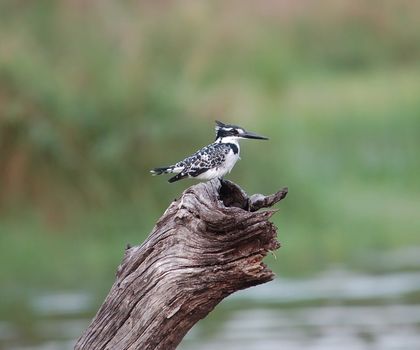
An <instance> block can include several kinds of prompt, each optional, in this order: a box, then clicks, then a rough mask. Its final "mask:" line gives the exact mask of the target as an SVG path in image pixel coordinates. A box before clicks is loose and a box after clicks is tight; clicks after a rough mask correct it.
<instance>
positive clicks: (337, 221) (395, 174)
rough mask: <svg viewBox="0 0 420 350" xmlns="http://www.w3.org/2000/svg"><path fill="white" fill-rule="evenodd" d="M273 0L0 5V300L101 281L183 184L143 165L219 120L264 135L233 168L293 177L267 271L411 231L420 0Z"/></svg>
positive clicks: (339, 260) (415, 197) (269, 188)
mask: <svg viewBox="0 0 420 350" xmlns="http://www.w3.org/2000/svg"><path fill="white" fill-rule="evenodd" d="M274 3H275V2H273V3H271V2H270V3H267V4H264V5H261V4H260V2H255V3H249V4H247V6H244V5H242V4H241V5H240V4H239V2H238V4H236V5H232V3H230V4H227V3H225V2H221V1H220V2H219V1H218V2H208V3H205V2H191V1H190V2H188V4H183V3H176V4H174V5H168V4H163V3H160V4H156V5H153V4H149V5H144V4H143V5H135V4H134V3H130V2H124V4H120V3H118V2H106V3H103V2H101V1H91V2H89V4H85V3H84V2H74V1H62V2H57V3H56V2H49V1H39V2H31V3H28V4H26V3H25V4H23V3H21V2H16V1H10V2H3V3H2V4H1V5H0V43H1V44H0V45H1V49H0V164H1V167H0V275H1V276H2V289H1V293H2V294H3V295H2V300H6V299H7V300H11V299H12V298H19V297H24V296H25V294H30V293H33V292H34V291H37V290H41V289H50V288H51V289H55V288H57V289H59V288H67V289H95V288H98V290H101V293H104V292H103V286H107V285H109V284H110V283H111V281H112V279H113V272H114V271H115V269H116V266H117V264H118V263H119V262H120V260H121V257H122V253H123V248H124V245H125V243H128V242H129V243H131V244H136V243H139V242H141V241H142V240H143V239H144V238H145V236H146V235H147V234H148V233H149V232H150V230H151V229H152V227H153V225H154V223H155V221H156V220H157V218H158V217H159V216H160V215H161V214H162V212H163V211H164V210H165V209H166V207H167V205H168V204H169V202H170V201H171V200H172V199H173V198H174V197H176V196H179V194H180V193H181V192H182V190H183V189H185V188H186V187H187V186H189V185H191V184H192V182H187V181H183V182H180V183H176V184H174V185H169V184H167V183H166V181H165V179H164V178H161V177H159V178H153V177H151V176H149V169H150V168H152V167H154V166H159V165H166V164H168V163H170V162H172V161H175V160H178V159H180V158H181V157H183V156H185V155H187V154H188V153H189V152H191V151H193V150H195V149H198V148H199V147H201V146H202V145H203V144H205V143H206V142H209V141H210V140H211V139H212V138H213V121H214V119H220V120H222V121H226V122H233V123H237V124H240V125H243V126H244V127H246V128H249V129H250V130H254V131H256V132H259V133H261V134H264V135H267V136H269V137H270V141H269V142H268V143H257V142H252V143H251V142H246V141H245V142H243V143H242V144H243V151H242V152H243V160H242V161H241V162H240V163H238V164H237V166H236V167H235V169H234V170H233V172H232V174H231V175H230V176H229V178H230V179H232V180H233V181H235V182H237V183H239V184H240V185H241V186H242V187H243V188H244V189H245V190H247V191H248V193H256V192H264V193H271V192H273V191H275V190H277V189H278V188H279V187H281V186H283V185H284V186H286V185H287V186H288V187H289V189H290V195H289V197H288V198H287V200H286V201H285V202H283V203H282V204H281V205H280V207H281V211H280V213H279V214H277V215H276V216H275V217H274V220H275V223H276V224H277V225H278V226H279V236H280V240H281V242H282V244H283V248H282V249H281V250H280V251H279V252H278V253H277V254H276V255H277V260H274V258H273V257H270V258H268V259H270V266H272V267H273V268H274V269H275V270H276V271H277V272H278V273H280V274H283V275H296V274H310V273H313V272H316V271H319V270H322V269H323V268H325V267H326V266H328V265H330V264H348V265H351V266H353V267H357V268H361V269H366V268H368V266H364V265H363V264H362V263H361V262H360V261H363V260H360V258H361V257H363V256H365V255H367V254H369V253H370V252H371V251H372V250H392V249H394V248H396V247H401V246H405V245H414V244H419V243H420V242H419V238H418V233H419V231H420V221H419V220H418V213H420V201H419V195H420V182H419V174H420V161H419V149H420V137H419V130H420V99H419V96H420V63H419V62H420V22H419V21H418V15H417V14H418V13H419V10H420V5H419V4H417V3H416V2H408V1H405V2H404V1H403V2H393V1H388V0H387V1H384V2H382V3H381V8H380V9H379V8H378V4H377V3H375V2H373V3H370V2H365V1H361V0H359V1H355V2H354V1H353V2H351V3H350V2H349V3H348V4H347V3H345V2H339V3H340V4H341V5H337V4H338V3H337V2H335V1H332V0H326V1H323V2H319V3H318V2H317V7H316V8H315V7H314V6H315V4H313V5H310V4H307V6H306V5H305V7H304V8H302V6H299V5H298V4H296V5H294V3H295V2H292V1H291V2H290V4H288V6H286V5H282V6H284V8H283V7H282V6H280V5H278V6H280V7H282V8H278V7H276V6H277V5H275V4H274ZM282 3H283V2H282ZM286 3H287V2H286ZM296 3H298V2H296ZM270 4H271V5H270ZM270 6H272V8H271V7H270ZM8 305H9V306H10V304H8ZM9 306H4V307H9Z"/></svg>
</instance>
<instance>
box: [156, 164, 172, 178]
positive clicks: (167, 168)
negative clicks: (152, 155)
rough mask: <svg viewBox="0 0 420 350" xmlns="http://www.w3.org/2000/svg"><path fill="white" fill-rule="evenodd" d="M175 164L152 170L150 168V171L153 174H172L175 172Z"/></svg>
mask: <svg viewBox="0 0 420 350" xmlns="http://www.w3.org/2000/svg"><path fill="white" fill-rule="evenodd" d="M174 168H175V167H174V166H173V165H171V166H165V167H162V168H154V169H152V170H150V172H151V173H152V175H153V176H155V175H162V174H171V173H173V172H174Z"/></svg>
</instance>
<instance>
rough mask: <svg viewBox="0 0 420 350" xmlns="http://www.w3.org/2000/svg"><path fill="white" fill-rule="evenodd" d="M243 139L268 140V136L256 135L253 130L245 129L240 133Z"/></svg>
mask: <svg viewBox="0 0 420 350" xmlns="http://www.w3.org/2000/svg"><path fill="white" fill-rule="evenodd" d="M241 137H243V138H244V139H254V140H268V137H265V136H260V135H257V134H255V133H253V132H250V131H246V132H245V133H244V134H242V135H241Z"/></svg>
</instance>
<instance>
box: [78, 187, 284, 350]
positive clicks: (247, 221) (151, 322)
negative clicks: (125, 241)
mask: <svg viewBox="0 0 420 350" xmlns="http://www.w3.org/2000/svg"><path fill="white" fill-rule="evenodd" d="M286 194H287V188H284V189H282V190H281V191H279V192H277V193H276V194H274V195H271V196H267V197H266V196H263V195H253V196H251V197H248V196H247V195H246V194H245V192H244V191H243V190H242V189H241V188H240V187H238V186H237V185H235V184H234V183H232V182H230V181H226V180H223V181H222V182H221V181H219V180H218V179H215V180H212V181H209V182H206V183H200V184H198V185H195V186H192V187H190V188H188V189H187V190H185V191H184V193H183V194H182V196H181V198H180V199H178V200H175V201H173V202H172V203H171V205H170V206H169V208H168V209H167V210H166V211H165V213H164V214H163V216H162V217H161V218H160V219H159V221H158V222H157V223H156V226H155V227H154V228H153V230H152V232H151V233H150V235H149V237H148V238H147V239H146V241H145V242H144V243H143V244H142V245H140V246H135V247H127V249H126V251H125V255H124V258H123V261H122V263H121V265H120V266H119V267H118V271H117V276H116V281H115V283H114V284H113V286H112V288H111V290H110V292H109V294H108V296H107V298H106V299H105V301H104V303H103V304H102V306H101V307H100V309H99V311H98V313H97V314H96V316H95V318H94V319H93V321H92V323H91V324H90V325H89V327H88V328H87V330H86V331H85V332H84V334H83V335H82V336H81V337H80V339H79V340H78V342H77V344H76V347H75V349H77V350H81V349H84V350H86V349H95V350H98V349H118V350H119V349H121V350H122V349H124V350H125V349H130V350H134V349H144V350H151V349H164V350H170V349H175V348H176V346H177V345H178V344H179V343H180V342H181V340H182V338H183V337H184V335H185V334H186V333H187V332H188V330H190V329H191V327H192V326H193V325H194V324H195V323H196V322H197V321H198V320H200V319H201V318H204V317H205V316H206V315H207V314H208V313H209V312H210V311H211V310H213V308H214V307H215V306H216V305H217V304H218V303H219V302H220V301H221V300H222V299H223V298H225V297H226V296H228V295H229V294H231V293H233V292H235V291H238V290H240V289H244V288H248V287H251V286H255V285H258V284H261V283H265V282H268V281H270V280H272V279H273V277H274V274H273V272H272V271H271V270H270V269H268V267H267V266H266V265H265V264H264V263H263V262H262V260H263V258H264V257H265V256H266V255H267V253H268V252H269V251H272V250H275V249H277V248H279V247H280V244H279V242H278V241H277V239H276V235H277V233H276V227H275V226H274V225H273V224H272V223H271V222H269V221H268V220H269V218H270V217H271V216H272V215H273V214H274V213H275V212H276V211H275V210H266V211H261V212H257V210H259V209H261V208H264V207H270V206H272V205H273V204H275V203H277V202H278V201H280V200H281V199H283V198H284V197H285V196H286Z"/></svg>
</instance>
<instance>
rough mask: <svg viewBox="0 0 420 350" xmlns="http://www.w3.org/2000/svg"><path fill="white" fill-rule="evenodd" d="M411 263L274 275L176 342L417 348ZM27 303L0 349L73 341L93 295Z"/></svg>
mask: <svg viewBox="0 0 420 350" xmlns="http://www.w3.org/2000/svg"><path fill="white" fill-rule="evenodd" d="M406 256H408V255H406ZM413 256H414V257H415V259H414V260H416V259H417V261H418V255H413ZM375 261H378V260H375ZM399 261H401V260H399ZM410 261H411V263H412V262H413V259H411V260H410ZM414 265H415V264H414ZM393 266H394V267H395V266H396V265H393ZM413 267H414V268H413ZM410 269H411V271H410V272H388V273H386V274H380V275H373V274H367V273H356V272H352V271H349V270H346V269H342V268H332V269H329V270H328V271H325V272H323V273H321V274H319V275H317V276H313V277H311V278H306V279H286V278H281V277H279V278H277V279H276V280H275V281H273V282H271V283H267V284H264V285H261V286H257V287H254V288H250V289H248V290H245V291H241V292H238V293H235V294H233V295H232V296H230V297H229V298H228V299H227V300H225V301H223V302H222V303H221V304H220V305H219V306H218V307H217V310H215V311H214V312H212V313H211V314H210V315H209V316H208V317H207V318H206V319H204V320H202V321H200V322H199V323H198V324H197V325H196V326H195V327H194V328H193V329H192V330H191V331H190V332H189V333H188V334H187V336H186V337H185V338H184V340H183V342H182V343H181V345H180V346H179V349H181V350H192V349H194V350H210V349H217V348H220V347H223V348H224V349H228V350H236V349H238V350H239V349H241V350H254V349H265V350H275V349H286V350H303V349H306V350H307V349H311V350H330V349H337V348H339V349H340V350H347V349H348V350H350V349H351V350H365V349H366V350H367V349H369V350H376V349H378V350H412V349H420V303H419V302H420V268H419V266H411V265H410ZM29 304H30V308H31V310H30V314H31V315H32V317H33V319H32V321H31V322H30V323H29V324H28V322H17V321H14V322H12V321H8V320H5V319H4V320H2V319H0V348H1V349H3V348H4V349H11V350H61V349H63V350H67V349H72V348H73V345H74V341H75V339H77V338H78V337H79V335H80V334H81V332H82V330H84V329H85V328H86V327H87V325H88V324H89V322H90V317H93V315H94V313H95V311H96V310H94V305H95V304H96V302H95V298H94V297H93V296H91V295H89V294H87V293H83V292H76V293H75V292H72V293H70V292H59V293H45V294H43V295H38V296H35V297H32V299H31V300H30V301H29ZM86 317H89V318H86Z"/></svg>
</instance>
